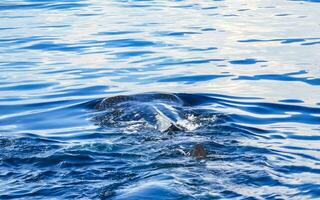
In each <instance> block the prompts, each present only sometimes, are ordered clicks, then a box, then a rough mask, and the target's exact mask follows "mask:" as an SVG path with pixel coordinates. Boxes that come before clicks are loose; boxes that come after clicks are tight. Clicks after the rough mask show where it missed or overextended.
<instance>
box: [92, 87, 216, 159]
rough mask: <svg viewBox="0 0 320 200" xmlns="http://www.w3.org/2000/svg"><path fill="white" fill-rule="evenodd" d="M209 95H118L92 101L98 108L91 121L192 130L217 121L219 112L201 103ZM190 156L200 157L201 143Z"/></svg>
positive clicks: (138, 129)
mask: <svg viewBox="0 0 320 200" xmlns="http://www.w3.org/2000/svg"><path fill="white" fill-rule="evenodd" d="M207 101H208V97H205V96H201V95H190V94H168V93H143V94H135V95H120V96H113V97H108V98H104V99H99V100H96V101H94V102H91V103H90V105H91V108H93V109H95V110H96V111H97V113H96V115H95V116H94V117H93V119H92V120H93V121H94V122H95V123H96V124H97V125H99V126H101V127H106V128H115V129H120V130H122V131H123V132H129V133H132V132H149V133H150V132H152V133H155V132H159V133H173V132H195V131H197V130H198V129H201V130H204V129H210V127H211V126H212V125H214V124H216V123H218V121H219V117H218V116H219V113H217V112H214V111H213V110H211V109H205V108H203V107H202V106H203V105H205V104H206V102H207ZM188 154H189V155H191V156H193V157H196V158H203V157H205V156H206V154H207V152H206V150H205V148H204V146H203V145H202V144H197V143H196V144H194V145H193V148H192V149H191V150H190V151H189V153H188Z"/></svg>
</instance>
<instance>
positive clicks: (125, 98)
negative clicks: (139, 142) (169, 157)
mask: <svg viewBox="0 0 320 200" xmlns="http://www.w3.org/2000/svg"><path fill="white" fill-rule="evenodd" d="M94 108H95V109H97V110H98V111H100V113H99V114H98V115H97V117H95V118H94V121H96V122H97V123H98V124H99V125H101V126H104V127H118V128H125V129H130V130H131V129H135V130H139V131H142V130H146V129H154V130H158V131H160V132H166V131H170V132H171V131H181V130H185V131H188V130H194V129H196V128H197V127H198V126H199V124H200V122H199V121H201V118H199V115H201V114H200V113H199V112H198V111H196V110H193V109H192V108H191V107H188V106H186V104H185V102H184V101H183V100H182V99H181V98H180V97H179V96H178V95H176V94H167V93H144V94H136V95H119V96H114V97H109V98H105V99H102V100H101V101H98V102H96V104H95V106H94Z"/></svg>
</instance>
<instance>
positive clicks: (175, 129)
mask: <svg viewBox="0 0 320 200" xmlns="http://www.w3.org/2000/svg"><path fill="white" fill-rule="evenodd" d="M181 130H182V129H181V128H179V127H178V126H176V125H174V124H171V126H170V127H169V128H167V129H166V130H165V131H164V132H169V133H170V132H175V131H181Z"/></svg>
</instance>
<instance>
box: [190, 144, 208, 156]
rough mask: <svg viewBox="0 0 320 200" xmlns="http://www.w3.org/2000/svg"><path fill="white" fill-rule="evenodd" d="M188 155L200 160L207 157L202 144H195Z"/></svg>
mask: <svg viewBox="0 0 320 200" xmlns="http://www.w3.org/2000/svg"><path fill="white" fill-rule="evenodd" d="M190 155H191V156H192V157H195V158H197V159H201V158H205V157H206V156H207V151H206V149H205V148H204V146H203V145H202V144H196V145H194V146H193V148H192V150H191V152H190Z"/></svg>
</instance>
